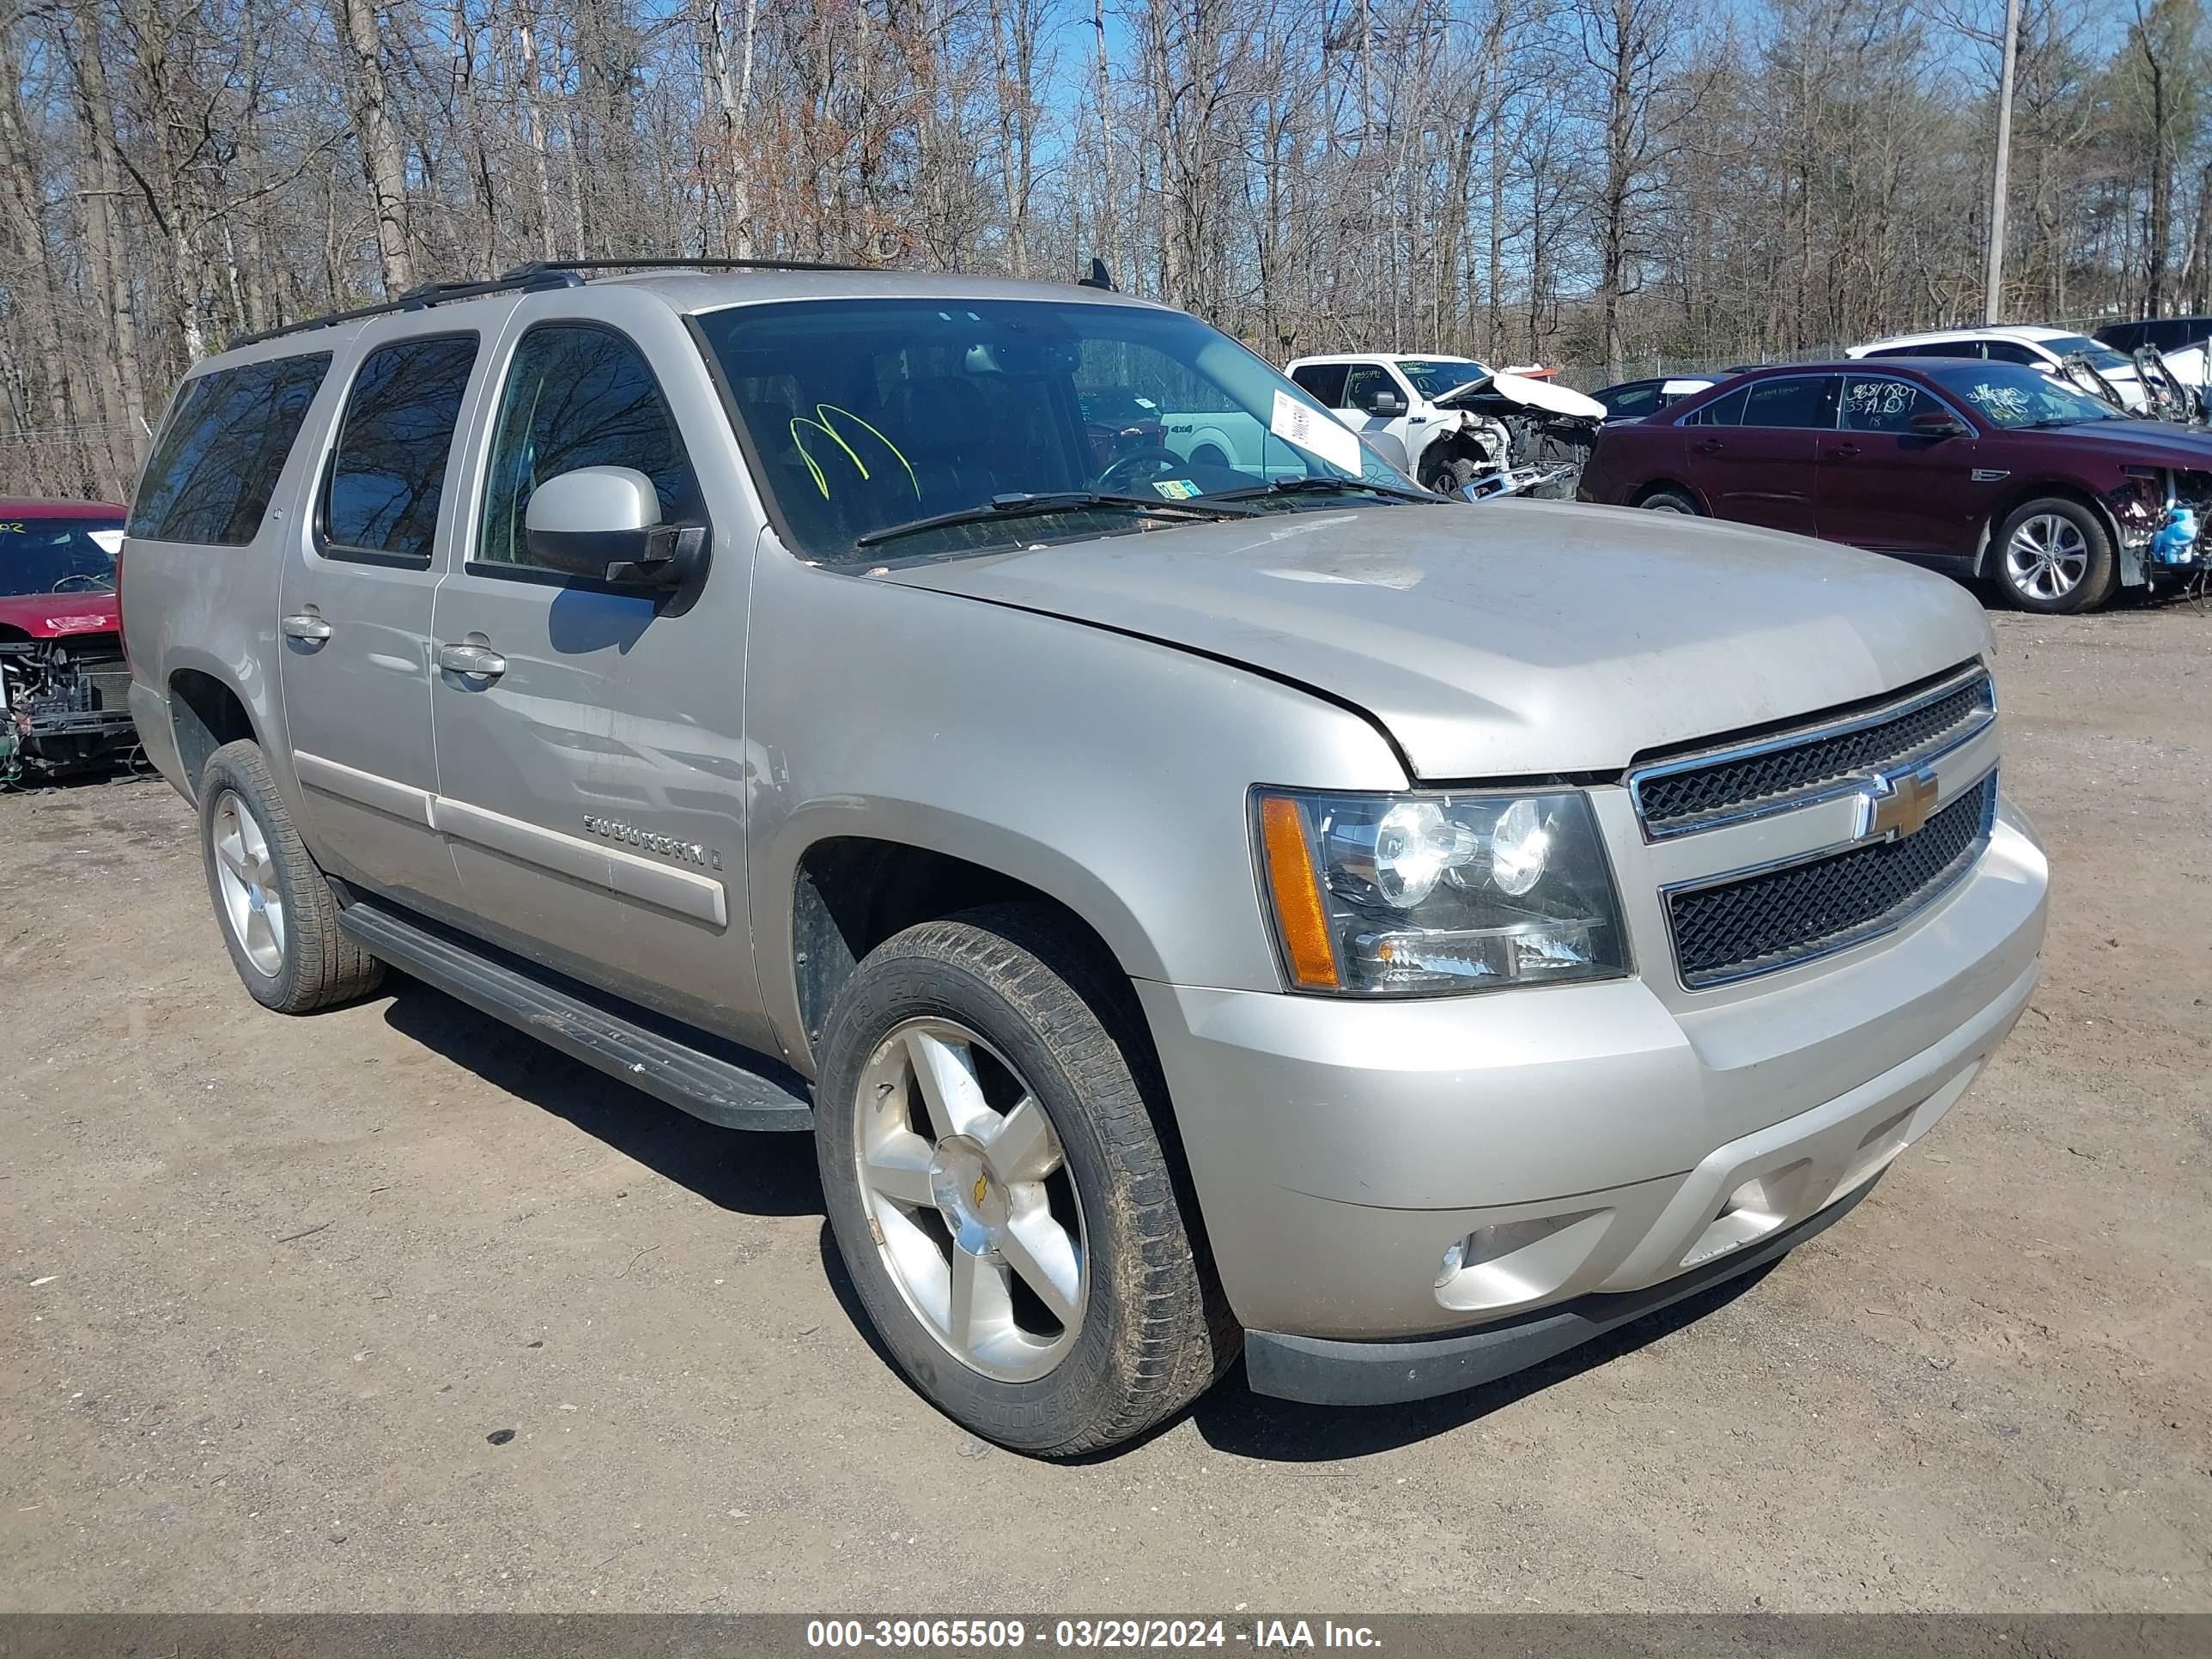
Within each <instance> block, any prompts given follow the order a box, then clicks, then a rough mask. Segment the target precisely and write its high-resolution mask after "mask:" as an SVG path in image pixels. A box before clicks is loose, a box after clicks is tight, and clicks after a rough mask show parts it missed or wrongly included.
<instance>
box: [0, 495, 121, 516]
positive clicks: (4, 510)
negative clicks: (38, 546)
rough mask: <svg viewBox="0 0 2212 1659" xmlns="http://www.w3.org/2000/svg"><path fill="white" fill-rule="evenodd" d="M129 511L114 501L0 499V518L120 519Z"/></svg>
mask: <svg viewBox="0 0 2212 1659" xmlns="http://www.w3.org/2000/svg"><path fill="white" fill-rule="evenodd" d="M130 512H131V509H130V508H129V507H125V506H122V505H121V504H120V503H118V502H115V501H39V500H36V499H34V498H33V497H30V496H25V497H24V498H22V499H21V500H20V501H0V519H120V518H125V517H127V516H129V514H130Z"/></svg>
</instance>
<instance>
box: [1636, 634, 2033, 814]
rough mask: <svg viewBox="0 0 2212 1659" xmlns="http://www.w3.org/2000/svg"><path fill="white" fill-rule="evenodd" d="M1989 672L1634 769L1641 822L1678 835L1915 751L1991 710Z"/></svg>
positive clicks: (1791, 802)
mask: <svg viewBox="0 0 2212 1659" xmlns="http://www.w3.org/2000/svg"><path fill="white" fill-rule="evenodd" d="M1995 708H1996V700H1995V697H1994V695H1993V693H1992V691H1991V688H1990V678H1989V676H1988V675H1987V674H1985V673H1977V674H1976V675H1975V676H1974V677H1973V678H1971V679H1968V680H1966V682H1964V683H1963V684H1955V685H1953V686H1950V687H1948V688H1938V689H1936V690H1933V691H1929V692H1924V693H1923V694H1921V695H1920V696H1917V697H1916V698H1915V699H1913V700H1912V701H1910V702H1905V703H1903V704H1901V705H1893V706H1892V707H1890V708H1881V709H1876V710H1875V711H1874V712H1872V713H1871V714H1863V715H1860V716H1857V717H1856V718H1853V719H1850V720H1845V721H1843V722H1840V723H1838V722H1831V723H1828V724H1826V725H1824V726H1814V727H1812V728H1810V729H1808V730H1807V731H1806V732H1804V733H1803V734H1802V736H1798V735H1789V734H1785V735H1784V736H1782V737H1780V738H1771V739H1768V740H1765V741H1764V742H1761V743H1758V744H1748V745H1746V746H1743V747H1741V748H1735V749H1729V750H1721V751H1718V752H1716V753H1713V754H1711V755H1708V756H1692V757H1686V758H1685V759H1683V760H1680V761H1672V762H1666V763H1662V764H1660V765H1658V766H1656V767H1650V768H1646V769H1642V770H1639V771H1638V773H1637V774H1636V775H1634V776H1633V777H1632V779H1631V780H1630V782H1631V786H1632V788H1633V789H1634V791H1635V794H1636V803H1637V810H1638V811H1639V812H1640V813H1641V814H1642V816H1643V818H1644V832H1645V833H1646V834H1647V835H1650V836H1653V837H1654V838H1657V837H1662V836H1670V835H1681V834H1685V833H1686V832H1687V831H1689V830H1692V829H1704V828H1706V827H1708V826H1709V825H1711V824H1712V823H1717V822H1724V821H1729V820H1732V819H1735V818H1737V817H1747V816H1758V815H1759V814H1761V813H1764V812H1767V811H1781V810H1784V808H1787V807H1791V806H1797V805H1804V804H1806V802H1807V801H1808V799H1809V798H1812V797H1816V796H1818V795H1820V794H1821V793H1824V792H1825V791H1826V790H1828V789H1830V788H1832V787H1835V786H1838V785H1841V784H1845V783H1847V782H1851V781H1857V780H1858V779H1860V778H1863V777H1864V776H1866V775H1868V774H1869V773H1871V772H1877V771H1881V770H1883V769H1887V768H1890V767H1894V766H1898V765H1901V764H1905V763H1909V762H1911V761H1915V760H1919V759H1922V758H1924V757H1926V756H1927V755H1928V754H1929V753H1930V752H1932V751H1934V750H1938V749H1944V748H1948V747H1949V746H1950V745H1951V744H1954V743H1955V742H1957V741H1959V740H1960V739H1961V738H1966V737H1968V736H1971V735H1972V733H1973V732H1975V731H1976V730H1978V728H1979V727H1980V726H1983V725H1984V724H1985V723H1986V722H1987V721H1988V720H1990V718H1991V715H1992V713H1993V711H1994V709H1995Z"/></svg>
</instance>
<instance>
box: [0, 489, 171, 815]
mask: <svg viewBox="0 0 2212 1659" xmlns="http://www.w3.org/2000/svg"><path fill="white" fill-rule="evenodd" d="M124 516H125V515H124V509H123V508H122V507H117V506H115V505H114V504H112V502H106V501H0V784H4V783H8V782H10V781H14V780H15V779H16V778H18V777H20V776H22V775H25V774H30V775H52V774H53V773H57V772H63V771H68V770H71V769H76V768H78V767H84V766H99V765H104V764H106V763H109V762H111V761H112V760H113V759H115V758H116V757H118V756H121V755H125V754H127V753H129V752H130V750H131V749H132V748H134V747H135V746H136V745H137V733H136V732H135V731H134V729H133V727H132V725H131V709H130V706H129V703H128V701H127V694H128V693H129V691H130V689H131V671H130V668H129V666H128V665H127V664H125V661H124V659H123V623H122V618H121V616H120V613H119V612H118V609H117V605H116V598H115V586H116V554H117V552H118V550H120V548H121V547H122V545H123V520H124Z"/></svg>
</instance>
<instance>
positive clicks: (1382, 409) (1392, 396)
mask: <svg viewBox="0 0 2212 1659" xmlns="http://www.w3.org/2000/svg"><path fill="white" fill-rule="evenodd" d="M1367 412H1368V413H1369V414H1370V415H1402V414H1404V413H1405V412H1406V400H1405V399H1404V398H1401V397H1400V396H1399V395H1398V394H1397V393H1396V392H1391V391H1389V390H1387V389H1386V390H1384V391H1382V392H1376V394H1375V395H1374V397H1372V398H1370V399H1369V400H1368V403H1367Z"/></svg>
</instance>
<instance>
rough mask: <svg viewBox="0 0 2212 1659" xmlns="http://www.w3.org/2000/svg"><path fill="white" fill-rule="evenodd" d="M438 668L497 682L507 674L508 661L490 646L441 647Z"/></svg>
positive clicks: (439, 648)
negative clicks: (496, 680)
mask: <svg viewBox="0 0 2212 1659" xmlns="http://www.w3.org/2000/svg"><path fill="white" fill-rule="evenodd" d="M438 666H439V667H441V668H442V669H444V670H445V671H447V673H449V674H467V675H470V676H471V677H473V678H477V679H480V680H495V679H497V678H499V677H500V676H501V674H504V673H505V672H507V659H506V658H504V657H502V656H501V655H500V654H499V653H498V652H496V651H495V650H493V649H492V648H491V647H489V646H488V645H471V644H467V643H463V644H460V645H441V646H440V647H438Z"/></svg>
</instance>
